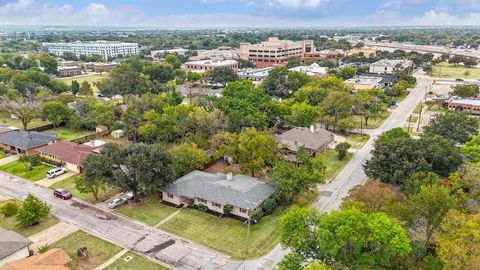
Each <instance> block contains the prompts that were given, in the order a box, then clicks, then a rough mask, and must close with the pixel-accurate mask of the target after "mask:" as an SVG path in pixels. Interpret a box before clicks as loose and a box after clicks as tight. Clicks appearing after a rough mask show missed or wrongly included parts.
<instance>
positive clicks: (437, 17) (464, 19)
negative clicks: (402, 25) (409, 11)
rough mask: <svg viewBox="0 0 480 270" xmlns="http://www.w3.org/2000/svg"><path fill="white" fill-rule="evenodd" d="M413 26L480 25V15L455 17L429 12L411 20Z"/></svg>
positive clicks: (472, 14) (469, 14)
mask: <svg viewBox="0 0 480 270" xmlns="http://www.w3.org/2000/svg"><path fill="white" fill-rule="evenodd" d="M409 24H412V25H480V13H475V12H472V13H468V14H462V15H454V14H449V13H446V12H439V11H435V10H429V11H427V12H425V13H424V14H423V15H422V16H419V17H414V18H412V19H410V20H409Z"/></svg>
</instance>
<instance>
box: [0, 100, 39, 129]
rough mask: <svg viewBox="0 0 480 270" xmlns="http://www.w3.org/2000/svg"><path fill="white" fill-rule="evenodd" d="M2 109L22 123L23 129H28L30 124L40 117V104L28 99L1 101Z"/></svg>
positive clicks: (0, 106)
mask: <svg viewBox="0 0 480 270" xmlns="http://www.w3.org/2000/svg"><path fill="white" fill-rule="evenodd" d="M0 108H1V109H2V110H3V111H6V112H8V113H10V114H11V115H13V116H15V117H16V118H18V119H19V120H20V121H21V122H22V126H23V129H25V130H26V129H27V126H28V124H29V123H30V122H31V121H32V120H33V119H35V118H37V117H38V115H39V112H40V103H39V102H38V101H34V100H30V99H27V98H16V99H8V98H5V97H4V98H1V99H0Z"/></svg>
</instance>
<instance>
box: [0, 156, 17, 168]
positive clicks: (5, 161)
mask: <svg viewBox="0 0 480 270" xmlns="http://www.w3.org/2000/svg"><path fill="white" fill-rule="evenodd" d="M19 157H20V156H19V155H10V156H8V157H6V158H2V159H0V166H2V165H5V164H8V163H11V162H14V161H17V160H18V158H19Z"/></svg>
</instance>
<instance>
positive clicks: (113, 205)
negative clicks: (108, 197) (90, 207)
mask: <svg viewBox="0 0 480 270" xmlns="http://www.w3.org/2000/svg"><path fill="white" fill-rule="evenodd" d="M126 202H127V199H126V198H118V199H113V200H112V201H111V202H109V203H108V208H110V209H114V208H117V207H119V206H120V205H122V204H124V203H126Z"/></svg>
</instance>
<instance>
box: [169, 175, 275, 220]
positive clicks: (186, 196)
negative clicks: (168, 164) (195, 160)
mask: <svg viewBox="0 0 480 270" xmlns="http://www.w3.org/2000/svg"><path fill="white" fill-rule="evenodd" d="M274 192H275V188H274V187H272V186H270V185H268V184H265V183H264V182H262V181H260V180H258V179H257V178H255V177H251V176H247V175H242V174H237V175H232V174H231V173H230V174H223V173H216V174H212V173H207V172H202V171H192V172H190V173H189V174H187V175H185V176H183V177H181V178H179V179H177V180H176V181H175V182H173V183H172V184H171V185H170V186H168V187H167V188H166V189H165V190H164V191H163V192H162V196H163V200H164V201H166V202H169V203H172V204H175V205H181V204H184V205H199V204H203V205H205V206H207V207H208V209H209V210H211V211H214V212H218V213H220V214H223V213H224V211H223V208H224V207H225V205H231V206H233V209H232V211H231V212H230V214H233V215H236V216H239V217H242V218H248V217H249V214H251V213H252V212H253V211H255V209H256V208H258V207H260V205H261V204H262V203H263V202H264V201H265V200H266V199H267V198H269V197H270V196H271V195H272V194H273V193H274Z"/></svg>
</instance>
